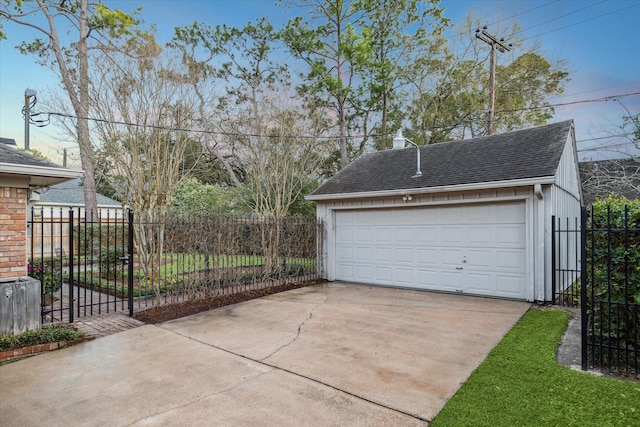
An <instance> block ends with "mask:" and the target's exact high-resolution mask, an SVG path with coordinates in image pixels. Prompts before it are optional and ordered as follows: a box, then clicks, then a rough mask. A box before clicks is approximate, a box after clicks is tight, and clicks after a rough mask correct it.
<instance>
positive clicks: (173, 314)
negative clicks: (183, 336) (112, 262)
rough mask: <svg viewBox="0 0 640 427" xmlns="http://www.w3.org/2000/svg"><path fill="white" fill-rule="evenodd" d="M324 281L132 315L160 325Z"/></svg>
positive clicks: (286, 285) (254, 291)
mask: <svg viewBox="0 0 640 427" xmlns="http://www.w3.org/2000/svg"><path fill="white" fill-rule="evenodd" d="M324 282H325V280H321V279H318V280H311V281H307V282H295V283H287V284H284V285H278V286H272V287H268V288H264V289H255V290H250V291H244V292H238V293H235V294H231V295H216V296H214V297H211V298H204V299H197V300H193V301H183V302H179V303H174V304H168V305H162V306H159V307H152V308H148V309H146V310H143V311H138V312H136V313H134V314H133V317H134V319H137V320H140V321H141V322H144V323H151V324H156V323H162V322H166V321H168V320H173V319H179V318H181V317H185V316H189V315H192V314H196V313H200V312H202V311H207V310H211V309H213V308H218V307H224V306H225V305H231V304H237V303H239V302H244V301H249V300H252V299H255V298H260V297H264V296H267V295H271V294H276V293H279V292H284V291H288V290H291V289H297V288H304V287H306V286H312V285H316V284H318V283H324Z"/></svg>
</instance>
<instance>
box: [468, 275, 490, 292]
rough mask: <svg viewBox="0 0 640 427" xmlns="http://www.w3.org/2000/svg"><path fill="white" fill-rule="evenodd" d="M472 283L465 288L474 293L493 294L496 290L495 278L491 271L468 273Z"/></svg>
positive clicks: (469, 281)
mask: <svg viewBox="0 0 640 427" xmlns="http://www.w3.org/2000/svg"><path fill="white" fill-rule="evenodd" d="M467 276H468V277H467V279H470V280H467V282H468V283H470V285H468V286H467V288H466V289H465V290H466V291H467V292H469V293H472V294H481V295H491V294H493V293H494V291H495V280H494V277H493V275H492V274H491V273H476V272H474V273H467Z"/></svg>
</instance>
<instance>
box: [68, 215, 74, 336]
mask: <svg viewBox="0 0 640 427" xmlns="http://www.w3.org/2000/svg"><path fill="white" fill-rule="evenodd" d="M74 239H75V236H74V235H73V209H69V323H73V286H74V285H73V282H74V279H75V277H74V274H73V270H74V265H73V263H74V261H75V250H74V247H73V241H74Z"/></svg>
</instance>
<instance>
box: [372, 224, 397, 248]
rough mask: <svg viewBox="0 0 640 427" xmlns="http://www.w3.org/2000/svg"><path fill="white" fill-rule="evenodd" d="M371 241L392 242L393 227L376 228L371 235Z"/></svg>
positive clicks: (378, 242) (379, 242)
mask: <svg viewBox="0 0 640 427" xmlns="http://www.w3.org/2000/svg"><path fill="white" fill-rule="evenodd" d="M373 241H374V242H376V243H377V244H391V243H393V229H391V227H381V228H377V229H376V232H375V233H374V235H373Z"/></svg>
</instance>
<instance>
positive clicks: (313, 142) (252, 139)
mask: <svg viewBox="0 0 640 427" xmlns="http://www.w3.org/2000/svg"><path fill="white" fill-rule="evenodd" d="M257 106H258V116H257V117H258V118H259V119H260V120H261V121H262V124H261V129H263V132H264V133H263V134H261V135H255V136H248V137H246V138H245V140H244V141H243V142H242V148H241V155H242V158H243V161H244V167H245V171H246V173H247V184H246V185H247V190H248V193H249V196H248V198H247V201H248V203H249V205H250V206H249V207H250V209H251V210H252V211H253V212H254V213H255V214H256V215H257V216H258V218H260V219H261V220H263V221H267V222H269V221H273V223H274V224H273V227H263V236H262V245H263V247H264V250H265V267H266V268H267V271H270V269H271V268H273V267H274V266H275V265H276V261H277V256H278V252H279V248H280V239H281V228H280V225H281V224H280V222H281V221H280V220H281V219H282V218H284V217H285V216H286V215H287V214H288V212H289V209H290V208H291V206H292V204H293V203H294V202H296V200H299V199H300V198H301V197H302V196H303V195H304V192H305V190H306V189H307V188H308V185H306V184H307V183H308V182H309V181H310V180H311V181H313V180H317V179H318V177H319V175H320V170H321V166H322V164H323V163H324V161H325V159H326V157H327V155H328V153H329V152H330V151H331V150H332V149H333V146H334V144H335V141H332V140H327V139H322V138H320V137H317V136H318V135H320V133H321V131H322V126H319V127H318V125H317V124H318V123H322V120H314V119H313V117H304V116H303V114H304V113H302V112H301V111H300V110H299V109H297V108H295V106H294V105H292V104H291V102H290V101H289V102H287V101H286V100H283V99H278V97H277V96H276V95H274V96H273V97H272V98H270V99H269V100H263V101H262V102H260V103H259V104H257ZM314 135H315V136H316V137H314Z"/></svg>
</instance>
